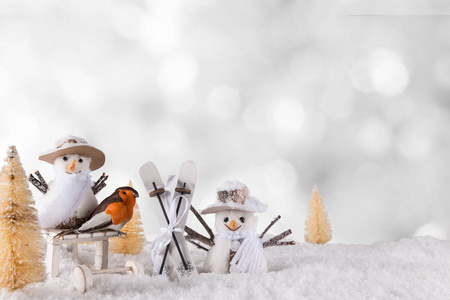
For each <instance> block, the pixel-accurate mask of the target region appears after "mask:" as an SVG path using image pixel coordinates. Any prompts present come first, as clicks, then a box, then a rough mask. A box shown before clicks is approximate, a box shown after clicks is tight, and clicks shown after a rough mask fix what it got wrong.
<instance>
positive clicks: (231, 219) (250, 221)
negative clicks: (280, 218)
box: [215, 210, 258, 232]
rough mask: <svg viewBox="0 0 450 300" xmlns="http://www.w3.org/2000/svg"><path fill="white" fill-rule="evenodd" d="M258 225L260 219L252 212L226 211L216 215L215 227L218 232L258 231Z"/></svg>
mask: <svg viewBox="0 0 450 300" xmlns="http://www.w3.org/2000/svg"><path fill="white" fill-rule="evenodd" d="M257 223H258V218H257V217H256V216H255V214H254V213H251V212H242V211H237V210H226V211H220V212H218V213H216V224H215V225H216V230H217V231H218V232H233V231H241V230H256V225H257Z"/></svg>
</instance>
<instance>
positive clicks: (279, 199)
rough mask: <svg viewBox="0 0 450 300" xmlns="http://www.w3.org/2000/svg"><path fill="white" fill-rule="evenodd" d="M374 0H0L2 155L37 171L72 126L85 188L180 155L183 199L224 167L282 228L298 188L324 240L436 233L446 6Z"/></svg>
mask: <svg viewBox="0 0 450 300" xmlns="http://www.w3.org/2000/svg"><path fill="white" fill-rule="evenodd" d="M372 2H373V3H371V4H372V5H371V6H370V5H368V4H367V3H365V5H364V6H362V5H360V4H361V3H358V2H352V1H344V0H341V1H334V2H332V3H329V2H328V1H292V0H282V1H277V0H250V1H238V0H230V1H218V0H191V1H182V0H173V1H168V0H159V1H157V0H148V1H143V0H142V1H118V0H108V1H106V0H105V1H101V0H99V1H49V0H46V1H15V0H7V1H1V2H0V111H1V115H0V128H1V130H0V151H5V152H4V153H5V154H6V150H7V147H8V146H9V145H12V144H14V145H16V146H17V148H18V151H19V154H20V156H21V160H22V163H23V165H24V168H25V170H26V172H27V173H31V172H33V171H35V170H37V169H39V170H40V171H41V173H42V174H43V175H44V177H45V178H46V179H47V181H49V180H51V179H52V178H53V170H52V166H51V165H49V164H46V163H44V162H42V161H39V160H38V155H39V153H40V152H43V151H46V150H48V149H50V148H52V147H53V145H54V142H55V141H56V140H57V139H58V138H60V137H62V136H64V135H65V134H68V133H69V134H73V135H77V136H80V137H83V138H85V139H87V141H88V142H89V143H90V144H92V145H94V146H96V147H98V148H99V149H101V150H103V151H104V152H105V154H106V159H107V161H106V164H105V166H104V167H103V168H101V169H100V170H98V171H95V172H93V174H92V175H93V178H94V179H97V178H98V176H100V174H101V172H106V173H107V174H109V175H110V179H109V180H108V186H107V188H105V189H104V190H103V191H102V192H101V193H100V194H99V200H102V199H103V198H104V197H106V196H108V195H109V194H110V193H112V192H113V191H114V189H115V188H116V187H118V186H121V185H125V184H127V183H128V180H130V179H131V180H132V181H133V183H134V185H135V187H136V188H137V189H138V191H139V192H140V193H141V195H144V194H145V190H144V188H143V185H142V183H141V181H140V179H139V175H138V169H139V167H140V166H141V165H142V164H143V163H144V162H145V161H147V160H151V161H154V162H155V163H156V164H157V165H158V166H159V168H160V171H161V173H162V175H163V177H167V176H168V175H169V174H175V173H177V172H178V168H179V165H180V164H181V163H182V162H183V161H185V160H194V161H195V162H196V163H197V166H198V169H199V177H198V184H197V190H196V193H195V196H194V200H193V204H194V206H195V207H196V208H197V209H201V208H204V207H206V206H207V205H209V204H211V203H212V202H214V200H215V192H216V188H217V187H218V186H219V185H220V184H221V183H222V181H223V180H227V179H234V178H236V179H239V180H241V181H242V182H244V183H246V184H247V185H248V186H249V188H250V190H251V191H252V195H253V196H255V197H257V198H259V199H260V200H261V201H262V202H264V203H266V204H268V205H269V208H268V211H267V212H266V213H264V214H261V215H260V221H259V228H260V230H262V229H264V228H265V226H266V225H267V224H268V223H269V222H270V221H271V220H272V219H273V218H274V217H275V216H276V215H277V214H281V216H282V219H281V220H280V221H279V222H278V223H277V225H276V226H274V228H273V229H272V230H271V231H270V232H271V233H272V234H277V233H280V232H281V231H283V230H285V229H288V228H291V229H292V230H293V231H294V234H293V237H294V238H295V239H297V240H298V241H303V234H304V222H305V220H306V217H307V209H308V203H309V198H310V193H311V189H312V186H313V185H314V184H316V185H317V186H318V187H319V192H320V194H321V196H322V198H323V200H324V203H325V208H326V210H327V212H328V214H329V218H330V222H331V225H332V227H333V240H332V242H335V243H336V242H340V243H372V242H375V241H380V240H397V239H400V238H402V237H411V236H414V235H419V234H431V235H433V236H435V237H439V238H448V237H449V235H450V231H449V229H450V227H449V226H450V219H449V218H447V214H448V213H449V212H450V199H449V196H448V195H449V194H450V185H449V184H448V182H449V180H450V170H449V168H448V165H449V164H450V155H449V151H450V134H449V129H450V99H449V95H450V51H449V50H450V16H449V15H448V14H446V12H447V13H448V12H450V10H447V11H446V9H449V8H450V5H445V2H439V1H427V2H425V1H422V2H419V1H398V2H397V1H396V6H395V7H392V6H390V7H389V6H383V5H384V4H386V3H383V2H375V1H372ZM377 3H378V4H377ZM442 3H444V5H442ZM1 149H3V150H1ZM31 189H32V190H33V193H34V195H35V196H36V199H38V197H39V192H37V190H36V189H35V188H34V187H31ZM149 201H154V200H153V199H152V200H150V199H148V198H147V197H145V196H142V197H141V198H140V199H139V200H138V203H139V204H140V207H141V214H142V217H143V222H144V225H145V230H146V234H147V236H148V237H152V236H153V235H155V234H157V233H158V232H159V228H158V225H157V223H156V222H155V221H153V219H154V217H153V212H152V211H150V210H149V206H148V202H149ZM206 220H207V221H208V222H209V223H210V224H211V225H213V216H209V215H208V216H207V217H206ZM188 225H190V226H192V227H194V228H196V229H198V230H201V227H200V225H199V224H198V222H197V221H196V220H195V218H194V217H193V216H190V219H189V220H188Z"/></svg>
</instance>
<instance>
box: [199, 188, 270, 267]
mask: <svg viewBox="0 0 450 300" xmlns="http://www.w3.org/2000/svg"><path fill="white" fill-rule="evenodd" d="M249 194H250V190H249V189H248V188H247V186H246V185H245V184H243V183H241V182H240V181H238V180H232V181H225V182H224V183H223V184H222V186H221V187H219V188H218V189H217V201H216V202H215V203H214V204H212V205H210V206H208V207H207V208H205V209H204V210H203V211H202V214H211V213H215V214H216V219H215V228H216V230H217V233H216V235H215V237H214V246H213V247H212V248H211V249H210V250H209V251H208V255H207V258H206V260H205V264H204V265H205V269H206V271H208V272H212V273H222V274H225V273H264V272H267V262H266V259H265V257H264V253H263V245H262V241H261V238H260V237H259V235H258V234H257V233H256V225H257V223H258V218H257V217H256V216H255V213H260V212H264V211H265V210H266V209H267V205H265V204H263V203H261V202H260V201H259V200H258V199H256V198H254V197H252V196H250V195H249Z"/></svg>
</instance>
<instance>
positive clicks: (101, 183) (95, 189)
mask: <svg viewBox="0 0 450 300" xmlns="http://www.w3.org/2000/svg"><path fill="white" fill-rule="evenodd" d="M107 179H108V175H106V174H105V173H103V174H102V176H100V178H99V179H98V180H97V181H96V182H95V183H94V186H93V187H92V191H93V192H94V195H97V193H98V192H100V191H101V190H102V189H103V188H104V187H105V186H106V183H105V181H106V180H107Z"/></svg>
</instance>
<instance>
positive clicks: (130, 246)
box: [109, 181, 145, 255]
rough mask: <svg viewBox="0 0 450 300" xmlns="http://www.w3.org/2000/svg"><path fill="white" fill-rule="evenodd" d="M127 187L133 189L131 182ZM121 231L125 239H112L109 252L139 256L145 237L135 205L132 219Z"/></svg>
mask: <svg viewBox="0 0 450 300" xmlns="http://www.w3.org/2000/svg"><path fill="white" fill-rule="evenodd" d="M128 186H130V187H133V184H132V183H131V181H130V182H129V183H128ZM121 231H123V232H125V233H126V234H127V238H126V239H123V238H112V239H111V243H110V246H109V250H110V251H111V252H114V253H122V254H131V255H136V254H139V253H140V252H141V251H142V248H144V242H145V236H144V230H143V229H142V222H141V214H140V213H139V207H138V204H137V203H136V204H135V205H134V210H133V217H132V218H131V220H130V221H129V222H128V223H127V224H125V226H124V227H123V228H122V229H121Z"/></svg>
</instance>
